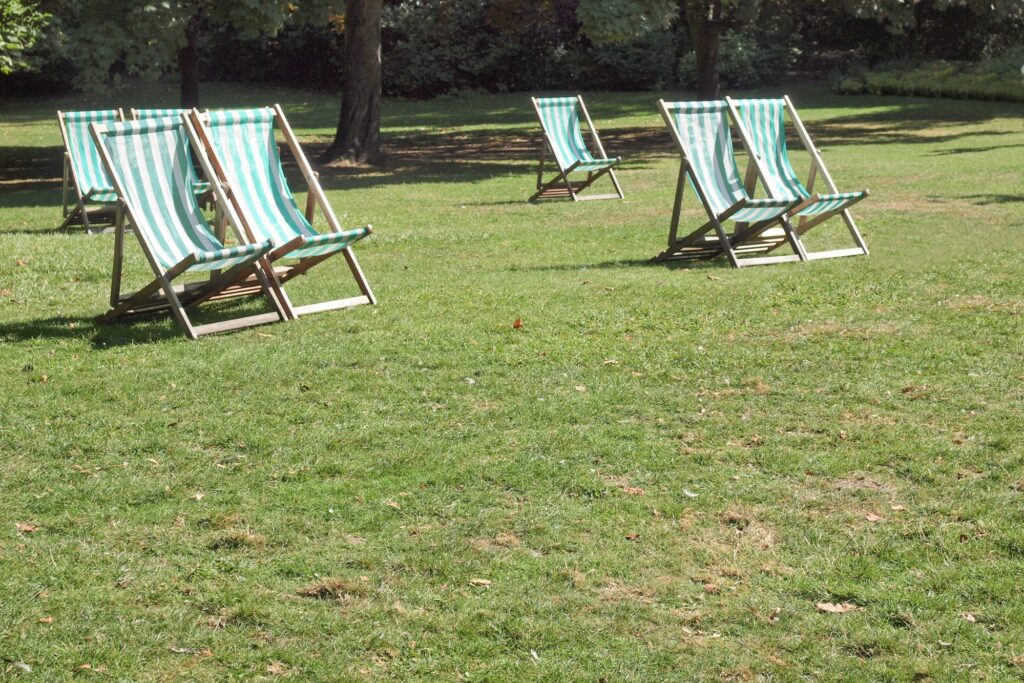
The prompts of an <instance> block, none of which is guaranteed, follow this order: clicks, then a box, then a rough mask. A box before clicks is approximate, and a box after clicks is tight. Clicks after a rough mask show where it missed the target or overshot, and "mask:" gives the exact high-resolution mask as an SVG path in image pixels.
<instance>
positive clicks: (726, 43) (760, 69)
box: [679, 33, 799, 88]
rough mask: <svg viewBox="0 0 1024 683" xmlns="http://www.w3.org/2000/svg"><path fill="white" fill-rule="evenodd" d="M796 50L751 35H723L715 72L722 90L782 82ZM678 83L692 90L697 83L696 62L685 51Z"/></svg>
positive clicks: (795, 56) (790, 66)
mask: <svg viewBox="0 0 1024 683" xmlns="http://www.w3.org/2000/svg"><path fill="white" fill-rule="evenodd" d="M798 55H799V51H798V50H797V49H796V48H793V47H787V46H786V45H785V44H784V43H781V42H776V41H770V40H769V41H765V42H764V43H759V42H758V41H757V39H756V38H755V37H754V36H752V35H746V34H740V33H727V34H726V35H724V36H722V44H721V47H720V49H719V56H718V71H719V79H720V81H721V84H722V87H723V88H749V87H753V86H757V85H773V84H776V83H779V82H781V80H782V79H783V77H785V75H786V74H787V73H788V72H789V70H790V69H791V68H792V66H793V63H794V62H795V60H796V58H797V56H798ZM679 81H680V83H681V84H682V85H684V86H687V87H693V86H695V85H696V83H697V60H696V58H695V56H694V53H693V51H687V52H686V53H685V54H684V55H683V57H682V59H681V60H679Z"/></svg>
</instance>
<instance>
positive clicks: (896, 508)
mask: <svg viewBox="0 0 1024 683" xmlns="http://www.w3.org/2000/svg"><path fill="white" fill-rule="evenodd" d="M891 509H892V511H893V512H904V511H905V510H906V509H907V508H906V506H905V505H893V506H891Z"/></svg>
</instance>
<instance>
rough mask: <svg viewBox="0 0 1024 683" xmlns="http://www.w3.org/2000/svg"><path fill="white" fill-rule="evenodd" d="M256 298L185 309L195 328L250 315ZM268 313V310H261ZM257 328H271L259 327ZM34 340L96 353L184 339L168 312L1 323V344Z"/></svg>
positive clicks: (67, 317) (62, 317)
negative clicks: (83, 345) (82, 346)
mask: <svg viewBox="0 0 1024 683" xmlns="http://www.w3.org/2000/svg"><path fill="white" fill-rule="evenodd" d="M257 301H258V299H257V297H255V296H253V297H246V298H244V299H238V300H234V301H219V302H213V303H209V304H207V305H205V306H203V307H202V308H199V309H194V310H193V309H190V310H188V315H189V319H190V320H191V321H192V324H193V325H194V326H196V325H203V324H205V323H210V322H216V321H220V320H227V319H230V318H235V317H240V316H243V315H249V314H252V313H254V312H257V311H255V310H254V306H255V305H256V304H255V302H257ZM263 308H265V309H266V310H267V311H269V310H270V309H269V307H263ZM260 327H270V326H269V325H262V326H260ZM246 329H255V328H243V329H241V330H233V331H229V332H221V333H218V334H216V335H213V336H217V337H220V336H230V335H233V334H236V333H238V332H243V331H245V330H246ZM204 338H205V337H204ZM37 339H46V340H60V339H63V340H78V341H82V342H86V341H87V342H88V343H89V345H90V346H92V348H94V349H96V350H101V351H102V350H105V349H112V348H117V347H120V346H132V345H137V344H152V343H157V342H162V341H167V340H173V339H182V340H185V339H186V337H185V332H184V330H182V329H181V327H180V326H179V325H178V323H177V321H176V320H175V319H174V316H173V314H172V313H171V312H170V311H169V310H165V311H156V312H153V313H147V314H144V315H138V316H133V317H131V318H125V319H122V320H117V321H114V322H100V320H99V319H98V316H95V317H82V316H66V315H58V316H52V317H49V318H35V319H29V320H21V321H16V322H9V323H0V342H6V343H14V342H27V341H33V340H37Z"/></svg>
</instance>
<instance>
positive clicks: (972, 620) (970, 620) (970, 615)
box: [960, 612, 978, 624]
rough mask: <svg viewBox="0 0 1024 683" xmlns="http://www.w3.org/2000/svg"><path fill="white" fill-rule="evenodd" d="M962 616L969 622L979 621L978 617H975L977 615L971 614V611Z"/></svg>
mask: <svg viewBox="0 0 1024 683" xmlns="http://www.w3.org/2000/svg"><path fill="white" fill-rule="evenodd" d="M960 617H961V618H962V619H963V620H964V621H966V622H968V623H971V624H975V623H977V622H978V619H977V617H975V616H974V615H973V614H971V613H970V612H964V613H963V614H961V615H960Z"/></svg>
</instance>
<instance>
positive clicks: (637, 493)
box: [622, 486, 644, 496]
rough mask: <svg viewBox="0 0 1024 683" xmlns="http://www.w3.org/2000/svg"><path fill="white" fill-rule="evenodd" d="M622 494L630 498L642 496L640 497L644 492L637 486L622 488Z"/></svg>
mask: <svg viewBox="0 0 1024 683" xmlns="http://www.w3.org/2000/svg"><path fill="white" fill-rule="evenodd" d="M622 492H623V493H628V494H629V495H631V496H642V495H644V490H643V489H642V488H640V487H639V486H623V487H622Z"/></svg>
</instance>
